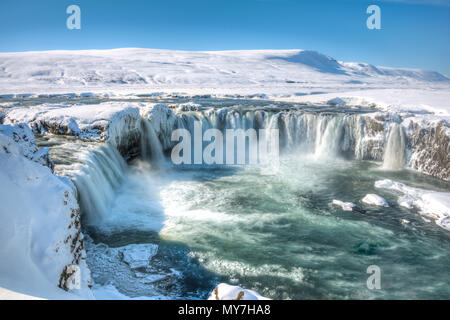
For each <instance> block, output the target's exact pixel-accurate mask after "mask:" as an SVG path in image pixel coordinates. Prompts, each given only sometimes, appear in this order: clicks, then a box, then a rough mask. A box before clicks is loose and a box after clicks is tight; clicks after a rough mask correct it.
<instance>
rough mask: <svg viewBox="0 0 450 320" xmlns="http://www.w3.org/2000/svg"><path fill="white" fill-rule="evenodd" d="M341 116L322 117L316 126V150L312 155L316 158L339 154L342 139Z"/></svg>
mask: <svg viewBox="0 0 450 320" xmlns="http://www.w3.org/2000/svg"><path fill="white" fill-rule="evenodd" d="M342 130H343V122H342V117H340V116H334V117H332V118H331V119H330V118H329V117H322V119H321V121H320V125H319V126H318V127H317V137H316V150H315V152H314V156H315V157H316V158H318V159H322V158H330V157H336V156H338V155H339V149H340V147H341V145H340V143H341V140H342V132H343V131H342Z"/></svg>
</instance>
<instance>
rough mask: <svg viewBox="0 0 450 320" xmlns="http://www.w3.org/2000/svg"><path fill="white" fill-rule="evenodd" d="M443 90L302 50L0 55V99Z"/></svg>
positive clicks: (428, 79)
mask: <svg viewBox="0 0 450 320" xmlns="http://www.w3.org/2000/svg"><path fill="white" fill-rule="evenodd" d="M424 82H425V83H427V85H434V86H436V85H438V86H439V85H448V84H449V83H450V78H448V77H447V76H445V75H442V74H440V73H438V72H433V71H425V70H415V69H394V68H386V67H376V66H373V65H370V64H366V63H347V62H341V61H337V60H335V59H333V58H331V57H329V56H326V55H324V54H321V53H319V52H316V51H308V50H247V51H246V50H244V51H212V52H192V51H172V50H154V49H131V48H130V49H113V50H84V51H42V52H22V53H0V93H2V94H8V93H42V92H45V93H51V92H53V93H55V92H82V91H109V90H118V89H120V90H126V91H131V92H133V93H136V92H141V91H147V92H148V91H154V90H197V91H198V90H201V91H205V92H206V91H208V92H213V91H214V90H219V91H222V92H224V91H226V92H228V93H230V92H231V93H248V92H253V93H255V92H264V93H295V92H297V91H299V90H302V91H303V92H306V93H308V91H309V92H310V91H314V90H316V89H317V88H322V89H329V90H330V89H333V90H337V89H339V90H342V89H357V88H393V87H395V88H402V87H409V88H411V87H414V86H421V87H422V86H423V85H424Z"/></svg>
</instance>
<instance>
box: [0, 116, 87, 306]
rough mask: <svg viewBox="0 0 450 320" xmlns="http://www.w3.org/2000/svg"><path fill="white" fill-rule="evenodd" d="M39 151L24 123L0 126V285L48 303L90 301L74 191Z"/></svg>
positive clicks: (46, 153) (45, 151) (44, 154)
mask: <svg viewBox="0 0 450 320" xmlns="http://www.w3.org/2000/svg"><path fill="white" fill-rule="evenodd" d="M42 150H43V149H41V151H38V150H37V147H36V145H35V144H34V138H33V135H32V133H31V131H30V129H29V128H28V127H27V126H26V125H16V126H5V125H1V126H0V165H1V167H2V170H1V171H0V189H1V190H2V192H1V193H0V203H1V206H0V221H1V223H0V241H1V242H2V246H1V248H0V260H1V261H2V263H1V264H0V287H3V288H5V289H8V290H11V291H14V292H18V293H22V294H27V295H31V296H35V297H40V298H47V299H68V298H72V299H73V298H75V299H76V298H92V293H91V290H90V288H89V286H90V281H91V280H90V279H91V278H90V272H89V269H88V268H87V265H86V261H85V259H86V253H85V250H84V240H83V234H82V233H81V229H80V228H81V226H80V210H79V207H78V203H77V200H76V189H75V187H74V185H73V184H72V183H71V182H70V180H68V179H67V178H61V177H58V176H56V175H54V174H53V173H52V171H51V169H50V168H49V166H50V163H51V162H50V161H49V158H48V150H44V151H42ZM74 279H79V280H80V281H79V286H72V282H71V281H72V280H74ZM76 283H77V282H76ZM70 288H73V290H70V291H68V292H67V291H66V290H69V289H70Z"/></svg>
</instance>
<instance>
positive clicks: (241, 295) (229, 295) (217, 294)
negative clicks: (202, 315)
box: [208, 283, 270, 300]
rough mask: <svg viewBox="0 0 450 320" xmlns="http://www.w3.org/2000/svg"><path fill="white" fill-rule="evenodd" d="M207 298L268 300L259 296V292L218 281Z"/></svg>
mask: <svg viewBox="0 0 450 320" xmlns="http://www.w3.org/2000/svg"><path fill="white" fill-rule="evenodd" d="M208 300H270V299H269V298H265V297H263V296H261V295H260V294H259V293H257V292H255V291H253V290H248V289H243V288H241V287H239V286H232V285H229V284H226V283H220V284H218V285H217V287H215V288H214V290H213V291H212V292H211V295H210V296H209V298H208Z"/></svg>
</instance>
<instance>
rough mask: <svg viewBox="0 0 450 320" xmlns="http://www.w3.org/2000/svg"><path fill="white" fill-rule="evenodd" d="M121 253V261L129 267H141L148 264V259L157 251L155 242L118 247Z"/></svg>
mask: <svg viewBox="0 0 450 320" xmlns="http://www.w3.org/2000/svg"><path fill="white" fill-rule="evenodd" d="M120 252H122V255H123V261H124V262H126V263H127V264H128V265H129V266H130V268H131V269H137V268H143V267H146V266H148V264H149V261H150V259H151V258H152V257H153V256H154V255H156V253H157V252H158V245H156V244H130V245H128V246H125V247H122V248H120Z"/></svg>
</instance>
